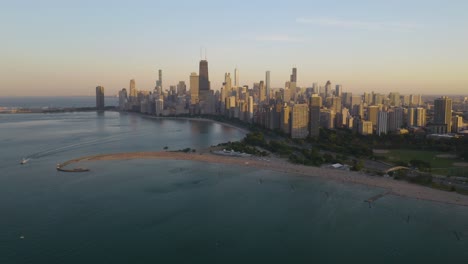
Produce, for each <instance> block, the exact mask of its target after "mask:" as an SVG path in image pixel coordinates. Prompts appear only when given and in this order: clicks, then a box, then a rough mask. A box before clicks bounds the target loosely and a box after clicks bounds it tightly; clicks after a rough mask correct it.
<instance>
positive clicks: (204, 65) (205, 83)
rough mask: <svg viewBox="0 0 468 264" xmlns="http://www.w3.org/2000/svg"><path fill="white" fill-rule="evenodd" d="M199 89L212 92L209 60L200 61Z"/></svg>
mask: <svg viewBox="0 0 468 264" xmlns="http://www.w3.org/2000/svg"><path fill="white" fill-rule="evenodd" d="M198 89H200V91H209V90H210V79H209V77H208V61H207V60H201V61H200V72H199V84H198Z"/></svg>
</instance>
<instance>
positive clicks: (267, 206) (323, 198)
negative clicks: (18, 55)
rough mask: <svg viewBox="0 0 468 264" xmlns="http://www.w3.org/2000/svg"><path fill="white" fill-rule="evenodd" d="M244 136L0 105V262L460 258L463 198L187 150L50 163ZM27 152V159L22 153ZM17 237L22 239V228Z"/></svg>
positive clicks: (467, 213) (466, 220)
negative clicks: (175, 154)
mask: <svg viewBox="0 0 468 264" xmlns="http://www.w3.org/2000/svg"><path fill="white" fill-rule="evenodd" d="M243 136H244V135H243V133H242V132H241V131H239V130H236V129H234V128H230V127H225V126H221V125H218V124H214V123H209V122H194V121H185V120H153V119H147V118H142V117H140V116H138V115H133V114H119V113H113V112H106V113H105V114H100V115H99V114H96V113H66V114H31V115H28V114H25V115H0V150H1V151H0V170H1V172H0V212H1V213H0V263H2V264H3V263H7V264H8V263H210V262H211V263H241V262H244V263H245V262H257V263H268V262H270V263H271V262H273V263H323V262H327V263H336V262H341V263H343V262H347V263H354V262H358V261H361V262H362V263H413V262H417V263H421V262H427V263H435V262H440V263H453V262H458V263H464V261H466V260H467V259H468V210H467V208H464V207H458V206H451V205H443V204H437V203H431V202H425V201H417V200H411V199H404V198H399V197H394V196H386V197H384V198H382V199H380V200H378V201H377V202H375V203H374V205H373V206H372V208H369V206H368V204H367V203H364V202H363V201H364V200H365V199H366V198H369V197H371V196H373V195H376V194H379V193H381V192H383V190H381V189H376V188H370V187H367V186H361V185H351V184H341V183H336V182H332V181H324V180H319V179H311V178H308V177H301V176H295V175H286V174H283V173H273V172H269V171H264V170H253V169H252V168H243V167H236V166H227V165H220V164H206V163H199V162H190V161H163V160H129V161H101V162H89V163H88V164H86V166H87V167H89V168H90V169H91V171H90V172H88V173H83V174H66V173H58V172H57V171H56V170H55V165H56V164H57V163H59V162H63V161H65V160H68V159H72V158H75V157H80V156H84V155H91V154H98V153H113V152H123V151H159V150H162V149H163V147H165V146H168V147H169V149H182V148H186V147H190V148H195V149H201V148H205V147H208V146H210V145H214V144H218V143H221V142H225V141H229V140H238V139H240V138H242V137H243ZM23 157H30V158H31V160H30V162H29V163H28V164H26V165H23V166H21V165H19V161H20V160H21V159H22V158H23ZM22 236H23V237H24V238H21V237H22Z"/></svg>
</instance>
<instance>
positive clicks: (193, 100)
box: [190, 72, 199, 105]
mask: <svg viewBox="0 0 468 264" xmlns="http://www.w3.org/2000/svg"><path fill="white" fill-rule="evenodd" d="M198 85H199V77H198V75H197V73H195V72H192V74H190V104H192V105H194V104H197V103H198V93H199V89H198Z"/></svg>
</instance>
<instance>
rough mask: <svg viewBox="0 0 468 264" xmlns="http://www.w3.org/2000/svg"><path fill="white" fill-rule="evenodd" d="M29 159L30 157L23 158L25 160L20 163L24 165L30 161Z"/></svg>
mask: <svg viewBox="0 0 468 264" xmlns="http://www.w3.org/2000/svg"><path fill="white" fill-rule="evenodd" d="M28 161H29V159H25V158H23V160H22V161H21V162H20V164H21V165H24V164H26V163H28Z"/></svg>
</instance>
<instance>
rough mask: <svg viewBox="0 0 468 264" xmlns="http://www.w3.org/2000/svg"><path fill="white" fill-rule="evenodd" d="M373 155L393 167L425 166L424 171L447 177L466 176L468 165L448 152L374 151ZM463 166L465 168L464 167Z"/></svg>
mask: <svg viewBox="0 0 468 264" xmlns="http://www.w3.org/2000/svg"><path fill="white" fill-rule="evenodd" d="M374 155H376V156H381V157H385V158H384V160H385V161H386V162H390V163H393V164H395V165H401V166H405V165H406V166H408V165H415V164H418V163H420V164H425V165H426V166H425V168H424V170H426V171H430V172H432V173H434V174H439V175H447V176H468V175H467V173H468V166H466V165H468V164H466V163H465V162H463V161H462V160H460V159H458V158H457V156H456V155H455V154H452V153H449V152H438V151H427V150H408V149H394V150H374ZM464 165H465V166H464Z"/></svg>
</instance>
